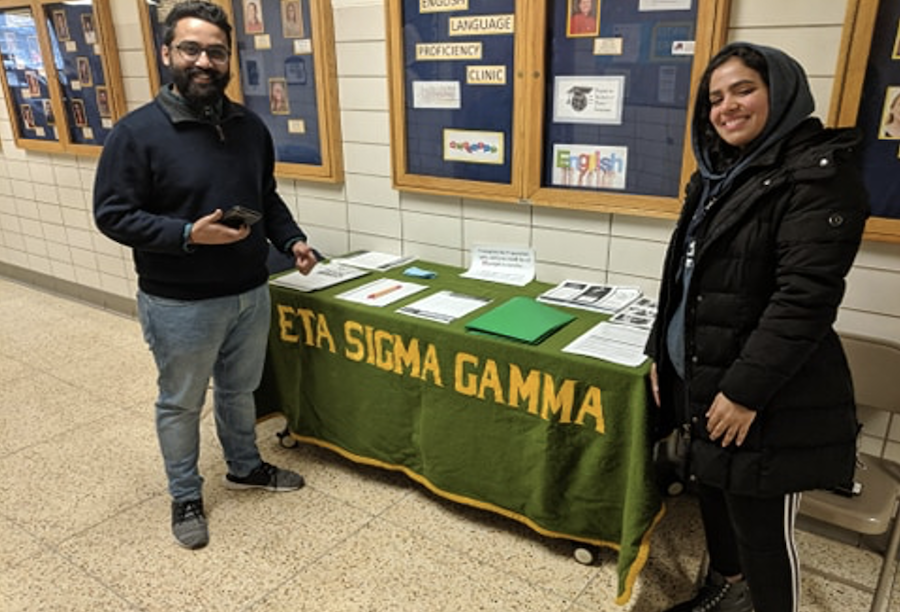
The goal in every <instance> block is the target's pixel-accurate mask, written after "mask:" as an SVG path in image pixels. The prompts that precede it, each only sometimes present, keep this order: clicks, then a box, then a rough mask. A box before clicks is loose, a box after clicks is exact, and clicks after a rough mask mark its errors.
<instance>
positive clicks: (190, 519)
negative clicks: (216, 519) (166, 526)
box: [172, 499, 209, 550]
mask: <svg viewBox="0 0 900 612" xmlns="http://www.w3.org/2000/svg"><path fill="white" fill-rule="evenodd" d="M172 533H173V534H174V535H175V539H176V540H178V543H179V544H181V545H182V546H184V547H185V548H190V549H191V550H194V549H197V548H203V547H204V546H206V545H207V544H209V530H208V529H207V527H206V515H205V514H204V513H203V500H202V499H189V500H188V501H184V502H177V501H173V502H172Z"/></svg>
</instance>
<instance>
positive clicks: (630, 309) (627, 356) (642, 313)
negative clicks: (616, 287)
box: [563, 297, 656, 368]
mask: <svg viewBox="0 0 900 612" xmlns="http://www.w3.org/2000/svg"><path fill="white" fill-rule="evenodd" d="M655 319H656V302H655V301H654V300H651V299H649V298H646V297H642V298H640V299H637V300H634V301H633V302H631V303H630V304H629V305H628V306H626V307H625V308H622V309H621V310H619V312H617V313H616V314H614V315H613V316H612V317H610V318H609V320H607V321H603V322H601V323H598V324H597V325H595V326H594V327H592V328H591V329H589V330H588V331H587V332H585V333H584V334H582V335H581V336H579V337H578V338H576V339H575V340H573V341H572V342H570V343H569V344H568V345H567V346H565V347H563V352H564V353H574V354H576V355H585V356H587V357H593V358H595V359H602V360H604V361H610V362H612V363H618V364H620V365H624V366H628V367H632V368H636V367H638V366H640V365H643V363H644V362H645V361H646V359H647V357H646V355H644V347H645V346H646V345H647V339H648V337H649V336H650V328H651V327H653V321H654V320H655Z"/></svg>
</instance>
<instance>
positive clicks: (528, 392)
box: [509, 363, 541, 414]
mask: <svg viewBox="0 0 900 612" xmlns="http://www.w3.org/2000/svg"><path fill="white" fill-rule="evenodd" d="M540 389H541V373H540V372H538V371H537V370H530V371H529V372H528V377H527V378H525V379H524V380H523V379H522V370H520V369H519V366H517V365H516V364H514V363H511V364H509V405H510V406H512V407H513V408H518V407H519V398H520V397H521V398H522V399H527V400H528V412H529V414H537V413H538V410H537V405H538V396H539V395H540Z"/></svg>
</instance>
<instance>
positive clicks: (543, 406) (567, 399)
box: [275, 304, 606, 434]
mask: <svg viewBox="0 0 900 612" xmlns="http://www.w3.org/2000/svg"><path fill="white" fill-rule="evenodd" d="M275 308H276V312H277V314H278V321H277V324H278V332H279V339H280V340H281V341H282V342H286V343H291V344H303V345H305V346H309V347H315V348H320V349H321V348H327V349H328V351H330V352H331V353H335V352H337V350H338V349H337V347H336V344H337V343H336V342H335V338H334V336H333V335H332V333H331V329H330V328H329V325H328V319H327V317H326V316H325V315H324V314H321V313H317V312H315V311H313V310H311V309H309V308H294V307H292V306H289V305H285V304H276V306H275ZM341 349H342V350H343V354H344V357H345V358H346V359H348V360H350V361H354V362H357V363H365V364H367V365H371V366H373V367H376V368H378V369H379V370H383V371H385V372H391V373H393V374H396V375H397V376H409V377H411V378H416V379H418V380H422V381H428V382H431V383H432V384H433V385H435V386H436V387H443V386H444V383H443V379H442V374H441V360H440V355H439V351H438V347H436V346H435V345H434V344H431V343H427V344H425V343H423V342H421V341H420V340H419V338H408V339H407V338H404V337H403V336H401V335H400V334H397V333H394V332H392V331H390V330H386V329H380V328H376V327H373V326H371V325H364V324H362V323H359V322H358V321H352V320H348V321H345V322H344V337H343V346H342V347H341ZM502 363H503V362H502V361H501V362H500V364H502ZM581 389H585V390H584V395H583V397H581V403H580V405H577V406H576V397H577V396H578V395H580V390H581ZM453 390H454V391H455V392H456V393H459V394H460V395H464V396H467V397H472V398H477V399H479V400H482V401H492V402H493V403H495V404H501V405H504V406H509V407H510V408H512V409H519V408H525V409H526V410H527V411H528V413H529V414H531V415H534V416H536V417H539V418H541V419H543V420H545V421H550V420H555V421H558V422H559V423H573V424H575V425H580V426H582V427H588V428H592V429H594V430H595V431H596V432H597V433H598V434H604V433H606V423H605V420H604V418H603V402H602V393H601V390H600V389H598V388H597V387H594V386H592V385H585V384H584V383H582V382H580V381H577V380H572V379H568V378H567V379H564V380H562V381H560V382H559V383H557V380H556V378H554V376H553V375H552V374H550V373H548V372H542V371H541V370H528V371H527V374H525V373H523V370H522V368H520V367H519V366H518V365H517V364H515V363H509V364H508V366H501V365H498V362H497V361H496V360H494V359H492V358H490V357H479V356H477V355H473V354H470V353H466V352H458V353H456V355H455V358H454V370H453ZM507 398H508V399H509V401H508V402H507ZM573 413H574V416H575V419H574V421H573V419H572V417H573ZM589 417H590V418H589ZM591 419H593V423H591Z"/></svg>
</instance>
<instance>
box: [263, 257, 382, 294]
mask: <svg viewBox="0 0 900 612" xmlns="http://www.w3.org/2000/svg"><path fill="white" fill-rule="evenodd" d="M366 274H369V272H367V271H366V270H360V269H359V268H354V267H353V266H345V265H343V264H340V263H337V262H334V261H325V262H321V263H319V264H317V265H316V267H315V268H313V269H312V272H310V273H309V274H307V275H306V276H304V275H302V274H300V272H298V271H297V270H294V271H293V272H291V273H289V274H285V275H283V276H279V277H277V278H274V279H272V280H271V281H270V282H271V284H273V285H278V286H279V287H289V288H291V289H296V290H297V291H303V292H309V291H316V290H317V289H324V288H325V287H331V286H333V285H338V284H340V283H343V282H344V281H348V280H350V279H353V278H359V277H360V276H365V275H366Z"/></svg>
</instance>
